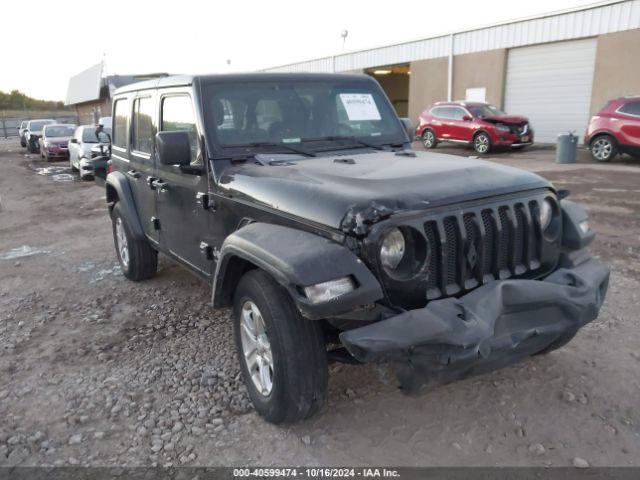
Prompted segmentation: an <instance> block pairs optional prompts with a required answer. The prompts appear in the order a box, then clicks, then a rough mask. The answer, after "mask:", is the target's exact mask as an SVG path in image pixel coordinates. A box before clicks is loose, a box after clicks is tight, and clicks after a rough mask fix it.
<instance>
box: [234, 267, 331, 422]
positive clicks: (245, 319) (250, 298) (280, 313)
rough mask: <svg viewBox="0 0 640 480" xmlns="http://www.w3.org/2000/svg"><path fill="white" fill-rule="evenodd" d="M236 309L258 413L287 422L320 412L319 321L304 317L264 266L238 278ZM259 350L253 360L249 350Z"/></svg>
mask: <svg viewBox="0 0 640 480" xmlns="http://www.w3.org/2000/svg"><path fill="white" fill-rule="evenodd" d="M233 313H234V336H235V342H236V351H237V354H238V361H239V362H240V368H241V370H242V376H243V379H244V383H245V386H246V388H247V391H248V393H249V397H250V398H251V401H252V402H253V406H254V407H255V409H256V411H257V412H258V414H260V415H261V416H262V417H263V418H264V419H265V420H267V421H268V422H271V423H284V422H296V421H299V420H302V419H305V418H308V417H310V416H312V415H313V414H315V413H316V412H318V411H319V410H320V409H321V408H322V406H323V405H324V402H325V399H326V396H327V379H328V366H327V352H326V347H325V343H324V338H323V334H322V330H321V328H320V325H319V324H318V323H317V322H314V321H312V320H308V319H306V318H303V317H302V316H301V315H300V313H299V312H298V310H297V308H296V307H295V305H294V304H293V301H292V300H291V297H290V296H289V294H288V292H287V291H286V290H285V289H284V288H283V287H282V286H280V285H278V284H277V283H276V282H275V281H274V280H273V279H272V278H271V277H269V276H268V275H267V274H266V273H265V272H263V271H262V270H250V271H249V272H247V273H246V274H245V275H244V276H243V277H242V278H241V279H240V282H239V284H238V287H237V289H236V292H235V294H234V298H233ZM260 324H261V325H262V328H261V327H260ZM252 325H253V330H252V328H251V326H252ZM256 350H261V354H259V355H255V357H254V360H253V362H251V361H250V360H248V359H247V357H248V355H247V356H245V352H247V353H248V352H250V351H253V352H255V351H256ZM269 359H270V360H269ZM260 366H262V368H261V367H260ZM250 369H251V370H250ZM250 372H254V376H255V379H254V377H252V374H251V373H250ZM259 373H264V375H263V376H261V375H259Z"/></svg>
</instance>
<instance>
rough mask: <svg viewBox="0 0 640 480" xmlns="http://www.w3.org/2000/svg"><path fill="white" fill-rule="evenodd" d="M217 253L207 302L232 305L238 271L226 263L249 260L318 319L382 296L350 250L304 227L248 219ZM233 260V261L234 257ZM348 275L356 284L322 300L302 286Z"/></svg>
mask: <svg viewBox="0 0 640 480" xmlns="http://www.w3.org/2000/svg"><path fill="white" fill-rule="evenodd" d="M216 253H217V258H218V262H217V265H216V272H215V275H214V280H213V291H212V302H213V306H214V307H215V308H220V307H225V306H230V305H231V303H232V302H231V298H232V294H233V291H234V290H235V286H236V285H237V281H238V280H239V277H240V276H241V275H242V273H244V271H243V270H240V271H238V270H237V269H236V270H235V274H234V268H230V266H231V265H232V264H233V263H234V262H238V260H240V263H242V264H244V265H245V266H246V265H247V263H248V264H250V265H251V266H253V267H256V268H260V269H262V270H264V271H265V272H267V273H268V274H269V275H271V277H272V278H273V279H274V280H275V281H276V282H278V283H279V284H280V285H282V286H283V287H284V288H285V289H286V290H287V291H288V292H289V294H290V295H291V298H292V299H293V301H294V303H295V304H296V306H297V307H298V310H299V311H300V313H301V314H302V315H303V316H305V317H307V318H309V319H313V320H315V319H321V318H327V317H330V316H334V315H338V314H342V313H346V312H349V311H352V310H354V309H356V308H358V307H361V306H364V305H367V304H371V303H373V302H375V301H376V300H380V299H381V298H382V297H383V292H382V288H381V287H380V284H379V283H378V280H377V279H376V277H375V276H374V275H373V274H372V273H371V271H370V270H369V269H368V268H367V266H366V265H365V264H364V263H363V262H362V260H360V259H359V258H358V257H357V256H356V255H355V254H354V253H353V252H352V251H351V250H349V249H348V248H346V247H344V246H343V245H340V244H338V243H336V242H333V241H331V240H329V239H327V238H324V237H321V236H319V235H315V234H313V233H309V232H306V231H303V230H297V229H294V228H289V227H283V226H280V225H274V224H269V223H260V222H258V223H251V224H249V225H247V226H245V227H243V228H241V229H240V230H237V231H236V232H234V233H232V234H231V235H229V236H228V237H227V238H226V240H225V241H224V243H223V245H222V248H221V249H220V251H219V252H216ZM236 265H237V263H236ZM347 276H350V277H351V278H352V279H353V280H354V283H355V286H356V288H355V289H354V290H353V291H351V292H349V293H346V294H343V295H341V296H339V297H337V298H335V299H333V300H330V301H328V302H324V303H317V304H314V303H311V301H310V300H309V299H308V298H307V297H306V296H305V294H304V290H303V288H304V287H307V286H310V285H315V284H317V283H322V282H326V281H329V280H336V279H338V278H342V277H347Z"/></svg>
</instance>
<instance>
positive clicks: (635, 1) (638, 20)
mask: <svg viewBox="0 0 640 480" xmlns="http://www.w3.org/2000/svg"><path fill="white" fill-rule="evenodd" d="M634 28H640V0H626V1H620V2H615V3H609V4H606V5H601V6H596V7H591V8H587V9H583V10H577V11H570V12H566V13H560V14H555V15H548V16H543V17H539V18H532V19H528V20H520V21H516V22H511V23H506V24H502V25H496V26H491V27H486V28H480V29H477V30H471V31H466V32H460V33H455V34H453V40H454V41H453V43H454V49H453V51H454V54H455V55H460V54H464V53H473V52H480V51H484V50H494V49H496V48H513V47H522V46H526V45H535V44H539V43H547V42H556V41H560V40H571V39H579V38H585V37H593V36H596V35H602V34H605V33H612V32H619V31H623V30H632V29H634ZM449 45H450V36H449V35H444V36H440V37H434V38H427V39H423V40H415V41H411V42H405V43H400V44H397V45H389V46H385V47H379V48H372V49H368V50H361V51H357V52H351V53H346V54H342V55H336V56H335V57H325V58H319V59H316V60H309V61H305V62H299V63H292V64H289V65H283V66H279V67H274V68H268V69H265V71H268V72H332V71H336V72H342V71H347V70H356V69H361V68H370V67H377V66H381V65H394V64H398V63H407V62H411V61H414V60H426V59H429V58H438V57H445V56H447V55H448V54H449Z"/></svg>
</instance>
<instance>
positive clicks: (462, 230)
mask: <svg viewBox="0 0 640 480" xmlns="http://www.w3.org/2000/svg"><path fill="white" fill-rule="evenodd" d="M536 208H537V203H536V202H529V203H522V202H519V203H514V204H508V205H499V206H497V207H493V208H484V209H482V210H473V211H461V212H457V213H456V214H452V215H445V216H443V217H441V218H439V219H437V220H431V221H428V222H426V223H425V224H424V231H425V237H426V239H427V242H428V244H429V267H428V269H427V299H433V298H439V297H441V296H450V295H455V294H457V293H459V292H461V291H465V290H470V289H472V288H475V287H476V286H478V285H480V284H483V283H486V282H488V281H491V280H494V279H505V278H510V277H512V276H515V275H522V274H524V273H526V272H527V271H532V270H535V269H537V268H539V267H540V261H539V259H540V242H541V237H540V235H539V226H537V224H536V223H535V221H534V220H533V219H534V218H536V217H535V215H537V210H536Z"/></svg>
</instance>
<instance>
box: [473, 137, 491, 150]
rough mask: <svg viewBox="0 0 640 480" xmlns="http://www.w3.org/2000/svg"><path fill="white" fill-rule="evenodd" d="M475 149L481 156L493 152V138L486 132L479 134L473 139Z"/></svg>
mask: <svg viewBox="0 0 640 480" xmlns="http://www.w3.org/2000/svg"><path fill="white" fill-rule="evenodd" d="M473 149H474V150H475V151H476V153H479V154H480V155H486V154H487V153H489V152H490V151H491V137H489V135H488V134H487V133H485V132H479V133H477V134H476V135H475V137H473Z"/></svg>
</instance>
